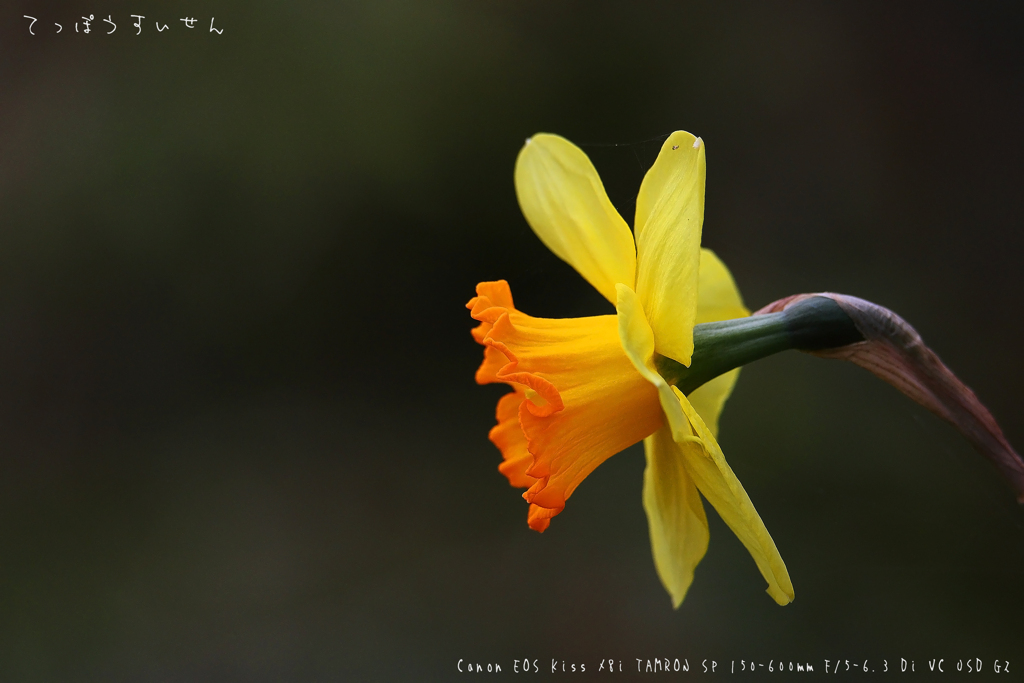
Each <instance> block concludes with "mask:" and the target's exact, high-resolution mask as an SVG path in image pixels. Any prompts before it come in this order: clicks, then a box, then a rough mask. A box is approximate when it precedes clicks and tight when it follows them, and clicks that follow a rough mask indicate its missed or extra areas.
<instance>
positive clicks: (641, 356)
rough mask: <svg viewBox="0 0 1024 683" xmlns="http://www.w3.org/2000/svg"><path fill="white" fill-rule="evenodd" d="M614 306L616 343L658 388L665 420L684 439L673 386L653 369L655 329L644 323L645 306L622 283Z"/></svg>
mask: <svg viewBox="0 0 1024 683" xmlns="http://www.w3.org/2000/svg"><path fill="white" fill-rule="evenodd" d="M616 293H617V295H618V298H617V301H616V303H615V308H616V310H617V311H618V316H617V318H618V323H619V342H620V343H621V344H622V350H623V351H625V352H626V356H627V357H628V358H629V360H630V361H631V362H632V363H633V367H635V368H636V369H637V371H638V372H639V373H640V374H641V375H642V376H643V377H644V379H646V380H647V381H648V382H650V383H651V384H653V385H654V386H655V387H656V388H657V389H658V402H659V403H660V404H661V409H662V410H663V411H664V412H665V419H666V420H667V422H668V427H669V429H670V430H671V431H672V435H673V438H674V439H676V440H677V441H679V440H685V439H686V438H687V437H688V436H690V435H691V434H692V432H691V431H690V425H689V423H688V422H687V421H686V416H685V415H684V414H683V411H682V409H681V408H680V407H679V399H677V398H676V395H675V394H674V393H673V391H672V389H673V387H670V386H669V385H668V382H666V381H665V378H664V377H662V376H661V375H660V374H658V371H657V370H655V369H654V331H653V330H652V329H651V326H650V324H649V323H648V322H647V317H646V316H645V315H644V309H643V307H642V306H641V305H640V299H639V297H638V296H637V294H636V292H634V291H633V290H632V289H630V288H629V287H627V286H625V285H618V287H617V288H616Z"/></svg>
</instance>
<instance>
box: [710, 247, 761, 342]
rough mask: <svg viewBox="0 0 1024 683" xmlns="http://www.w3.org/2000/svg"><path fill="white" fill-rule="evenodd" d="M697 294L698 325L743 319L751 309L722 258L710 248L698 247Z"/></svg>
mask: <svg viewBox="0 0 1024 683" xmlns="http://www.w3.org/2000/svg"><path fill="white" fill-rule="evenodd" d="M697 293H698V296H697V324H700V323H713V322H718V321H719V320H732V319H734V318H746V317H747V316H748V315H750V311H749V310H748V309H747V307H746V306H744V305H743V297H741V296H740V290H739V288H738V287H736V281H735V280H733V279H732V273H730V272H729V269H728V268H726V267H725V264H724V263H722V259H720V258H718V255H717V254H715V252H713V251H711V250H710V249H701V250H700V285H699V287H698V292H697Z"/></svg>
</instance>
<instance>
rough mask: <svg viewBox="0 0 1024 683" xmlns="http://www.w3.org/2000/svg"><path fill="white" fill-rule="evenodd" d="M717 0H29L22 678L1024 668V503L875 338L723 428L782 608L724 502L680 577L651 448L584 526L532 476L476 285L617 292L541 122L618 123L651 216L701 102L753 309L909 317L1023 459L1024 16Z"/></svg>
mask: <svg viewBox="0 0 1024 683" xmlns="http://www.w3.org/2000/svg"><path fill="white" fill-rule="evenodd" d="M709 5H710V3H707V4H701V5H698V4H691V3H681V2H661V3H658V2H644V3H625V2H618V3H613V2H576V3H552V2H539V1H538V2H517V3H482V2H471V1H469V0H467V1H464V2H429V3H426V2H392V1H374V2H369V1H366V2H360V3H335V2H324V1H320V2H314V1H305V2H293V3H287V4H285V3H270V2H241V1H238V2H226V1H224V2H221V1H219V0H203V1H202V2H200V1H198V0H197V1H195V2H190V3H185V2H178V1H174V2H151V1H146V0H138V2H135V1H134V0H132V1H121V0H118V1H116V2H114V1H108V0H96V2H94V3H93V4H88V3H81V2H67V1H52V0H50V1H47V2H43V1H42V0H15V1H14V2H10V3H8V4H7V5H6V6H5V9H4V10H3V12H2V13H0V82H2V84H3V86H2V88H0V678H2V679H3V680H11V681H15V680H26V681H28V680H39V681H47V680H53V681H67V680H81V681H86V680H104V681H111V680H152V681H176V680H247V681H249V680H434V679H436V680H446V679H448V678H452V677H455V676H457V675H458V674H457V672H456V664H457V662H458V660H459V659H460V658H462V659H466V660H469V661H473V662H482V663H487V662H497V663H499V664H501V665H502V667H503V669H504V670H505V672H506V673H505V675H508V673H509V672H510V671H511V666H512V660H513V658H516V657H518V658H520V659H521V658H524V657H528V658H530V659H531V660H533V659H538V660H539V666H540V668H541V669H542V670H544V669H545V667H550V660H551V659H552V658H554V659H557V660H558V661H559V662H561V661H563V660H564V661H566V662H568V663H569V664H570V665H571V664H572V663H585V664H586V665H587V669H588V671H591V670H593V669H594V668H596V666H597V662H598V660H599V659H600V658H609V657H610V658H615V659H616V660H621V661H622V662H623V668H624V670H629V668H630V667H632V666H635V663H634V660H635V659H636V658H653V657H669V658H675V657H678V658H680V659H683V658H687V659H688V660H689V661H690V664H691V666H692V667H695V668H698V669H699V662H700V661H701V660H703V659H705V658H707V659H717V660H718V661H719V662H720V664H719V666H720V667H723V666H727V662H729V661H730V660H734V659H735V660H737V662H738V660H740V659H745V660H750V659H755V660H757V661H760V662H767V661H769V659H773V658H774V660H775V661H778V660H780V659H782V660H785V661H806V662H811V663H812V664H814V665H815V667H816V670H817V671H821V670H822V669H823V662H824V660H825V659H829V660H832V661H833V662H834V661H835V660H836V659H849V660H851V661H860V660H865V659H867V660H870V665H871V666H875V665H877V666H878V667H879V668H880V667H881V666H882V664H881V661H882V660H883V659H885V660H887V661H888V666H889V668H890V669H892V668H894V667H898V666H899V659H900V658H905V659H906V660H908V662H909V661H911V660H913V661H915V662H916V671H917V672H921V671H922V670H923V669H926V668H927V664H926V661H927V660H928V659H932V658H945V660H946V665H945V666H946V668H947V670H948V669H949V668H950V667H951V666H954V665H952V664H951V662H955V661H956V660H957V659H966V658H967V657H972V658H973V657H980V658H982V659H983V660H984V661H985V667H986V671H990V670H991V663H992V661H993V660H994V659H995V658H997V657H998V658H1000V659H1008V660H1010V661H1011V666H1015V667H1016V668H1017V669H1020V668H1021V667H1024V659H1022V655H1024V648H1022V646H1021V643H1022V642H1024V638H1022V636H1024V625H1022V621H1021V607H1022V606H1024V583H1022V582H1021V576H1022V575H1024V510H1022V509H1021V508H1020V507H1019V506H1018V505H1017V504H1016V503H1015V502H1014V498H1013V495H1012V494H1011V491H1010V489H1009V487H1008V486H1006V485H1005V484H1004V483H1003V482H1002V481H1001V480H1000V479H999V478H998V476H997V475H996V473H995V470H994V469H993V468H992V467H990V466H989V464H988V463H987V462H986V461H984V460H983V459H982V458H981V457H980V456H978V455H977V454H975V453H974V452H973V451H972V450H971V448H970V447H969V446H968V445H967V444H966V442H965V441H964V440H963V439H961V438H960V437H959V436H958V435H957V434H956V433H955V432H954V431H953V430H952V429H951V428H950V427H948V426H946V425H945V424H944V423H942V422H940V421H939V420H938V419H937V418H934V417H933V416H931V415H930V414H929V413H927V412H926V411H925V410H923V409H922V408H920V407H918V406H916V405H915V404H913V403H911V402H910V401H909V400H907V399H905V398H904V397H902V396H901V395H900V394H898V393H897V392H896V391H895V390H893V389H891V388H890V387H888V386H887V385H884V384H882V383H880V382H879V381H877V380H875V379H874V378H873V377H871V376H870V375H868V374H867V373H866V372H863V371H861V370H859V369H857V368H855V367H853V366H852V365H846V364H841V363H837V362H835V361H823V360H819V359H815V358H811V357H809V356H803V355H800V354H796V353H791V354H787V355H782V356H777V357H773V358H770V359H768V360H765V361H761V362H759V363H757V364H756V365H753V366H751V367H748V368H747V369H746V370H744V373H743V376H742V377H741V379H740V382H739V384H738V386H737V389H736V392H735V394H734V396H733V398H732V399H731V401H730V403H729V405H728V407H727V409H726V412H725V414H724V416H723V420H722V436H721V443H722V446H723V448H724V450H725V452H726V454H727V455H728V457H729V459H730V462H731V464H732V465H733V467H734V469H735V470H736V472H737V474H738V475H739V477H740V479H741V480H742V482H743V483H744V485H745V486H746V489H747V491H748V492H749V494H750V496H751V498H752V499H753V501H754V503H755V505H756V507H757V509H758V511H759V512H760V514H761V516H762V517H763V519H764V520H765V523H766V525H767V527H768V529H769V530H770V531H771V533H772V535H773V537H774V538H775V540H776V543H777V544H778V546H779V549H780V551H781V553H782V555H783V557H784V559H785V560H786V563H787V565H788V567H789V570H790V573H791V576H792V578H793V582H794V585H795V587H796V595H797V598H796V601H795V602H794V603H793V604H792V605H790V606H787V607H784V608H782V607H778V606H776V605H775V604H774V602H773V601H772V600H771V599H770V598H769V597H767V595H765V594H764V592H763V591H764V582H763V580H762V579H761V577H760V575H759V574H758V572H757V570H756V568H755V566H754V564H753V562H752V561H751V560H750V558H749V556H748V555H747V553H746V551H745V550H744V549H743V547H742V546H741V545H740V543H739V542H738V540H737V539H736V538H735V536H733V535H732V534H731V533H730V532H729V531H728V529H726V528H725V526H724V525H723V524H722V523H721V521H720V520H719V519H718V518H717V517H716V516H714V514H713V513H709V517H711V526H712V540H711V545H710V548H709V551H708V554H707V557H706V558H705V559H704V561H703V563H702V564H701V565H700V567H699V568H698V570H697V576H696V580H695V582H694V584H693V587H692V589H691V591H690V594H689V596H688V597H687V599H686V601H685V602H684V604H683V606H682V607H681V609H679V610H678V611H673V610H672V608H671V604H670V601H669V598H668V595H667V594H666V593H665V591H664V590H663V589H662V587H661V585H660V584H659V582H658V579H657V576H656V574H655V571H654V566H653V562H652V560H651V555H650V547H649V543H648V537H647V528H646V520H645V517H644V513H643V510H642V508H641V503H640V492H641V479H642V471H643V455H642V451H641V450H640V448H639V447H634V448H632V449H630V450H628V451H626V452H624V453H623V454H621V455H619V456H617V457H614V458H612V459H611V460H609V461H608V462H607V463H605V464H604V465H602V466H601V467H600V468H598V470H597V471H596V472H595V473H594V474H593V475H592V476H590V477H589V478H588V479H587V480H586V482H585V483H584V484H583V485H582V486H580V488H579V489H578V491H577V492H576V494H575V495H574V496H573V498H572V500H571V502H570V504H569V506H568V507H567V509H566V511H565V512H564V513H563V514H562V515H561V516H559V517H558V518H557V519H556V520H555V521H554V523H553V524H552V526H551V529H550V530H549V531H548V532H546V533H545V534H543V535H538V534H536V533H534V532H532V531H530V530H529V529H528V528H527V526H526V505H525V503H524V502H523V501H522V500H521V499H520V498H519V491H517V490H513V489H511V488H510V487H509V486H508V484H507V482H506V481H505V479H504V478H503V477H502V476H501V475H500V474H499V473H498V471H497V469H496V466H497V464H498V462H499V461H500V455H499V453H498V452H497V450H496V449H495V448H494V447H493V446H492V445H491V444H490V442H488V440H487V431H488V429H489V428H490V427H491V425H492V423H493V411H494V404H495V401H496V400H497V398H498V396H499V395H500V394H501V393H502V392H501V390H500V389H498V388H496V387H478V386H476V385H475V384H474V383H473V379H472V377H473V371H474V369H475V367H476V365H477V364H478V362H479V359H480V355H481V354H480V348H479V347H478V346H476V345H475V344H474V343H473V342H472V340H471V338H470V336H469V329H470V327H471V326H472V325H471V322H472V321H471V320H470V318H469V316H468V314H467V312H466V311H465V309H464V308H463V304H464V303H465V302H466V300H468V299H469V298H470V296H472V294H473V288H474V286H475V284H476V283H477V282H478V281H479V280H485V279H498V278H506V279H508V280H509V281H510V282H511V284H512V288H513V292H514V294H515V296H516V300H517V304H518V305H519V307H520V308H521V309H523V310H525V311H527V312H530V313H532V314H534V315H541V316H549V317H568V316H572V315H591V314H600V313H608V312H610V307H609V306H608V305H607V304H606V303H605V302H604V301H603V299H601V298H600V296H599V295H597V294H596V293H595V292H594V291H592V290H591V289H590V287H589V285H587V284H586V283H585V282H584V281H583V280H582V279H581V278H579V276H578V275H576V273H575V272H574V271H573V270H572V269H571V268H569V267H568V266H566V265H564V264H563V263H562V262H560V261H559V260H558V259H556V258H555V257H554V256H552V255H551V254H550V253H549V252H547V250H546V249H545V248H544V247H543V245H542V244H541V243H540V242H539V240H537V239H536V238H535V237H534V236H533V234H532V233H531V231H530V229H529V227H528V226H527V225H526V223H525V221H524V220H523V219H522V217H521V215H520V212H519V210H518V206H517V204H516V199H515V194H514V190H513V185H512V167H513V163H514V160H515V155H516V153H517V151H518V149H519V147H520V146H521V144H522V142H523V140H524V138H526V137H528V136H529V135H531V134H533V133H535V132H538V131H549V132H556V133H559V134H561V135H564V136H566V137H567V138H569V139H571V140H573V141H574V142H576V143H578V144H580V145H581V146H582V147H583V148H584V150H585V151H587V152H588V154H590V155H591V158H592V159H593V161H594V163H595V164H596V166H597V168H598V170H599V171H600V172H601V174H602V177H603V178H604V181H605V183H606V186H607V189H608V192H609V195H610V196H611V198H612V200H613V202H614V203H615V204H616V205H617V207H618V208H619V210H620V211H621V212H622V214H623V215H624V216H625V217H627V220H629V222H632V220H631V219H632V214H633V211H634V200H635V196H636V192H637V189H638V187H639V184H640V181H641V179H642V177H643V173H644V171H645V170H646V169H647V168H648V167H649V166H650V164H651V163H652V162H653V160H654V158H655V156H656V154H657V151H658V148H659V146H660V141H661V139H662V138H661V137H660V136H664V135H665V134H667V133H669V132H671V131H673V130H675V129H680V128H681V129H685V130H689V131H691V132H693V133H695V134H697V135H700V136H702V137H703V139H704V140H705V142H706V144H707V149H708V188H707V213H706V220H705V227H704V235H705V237H704V243H705V245H706V246H709V247H711V248H713V249H715V250H716V251H717V252H718V253H719V254H720V255H721V256H722V257H723V258H724V259H725V261H726V262H727V263H728V264H729V265H730V267H731V268H732V270H733V273H734V274H735V277H736V280H737V282H738V284H739V286H740V288H741V291H742V292H743V294H744V296H745V298H746V302H747V303H748V305H749V306H750V307H751V308H757V307H760V306H762V305H764V304H766V303H768V302H769V301H772V300H774V299H777V298H779V297H782V296H785V295H788V294H793V293H798V292H810V291H822V290H830V291H837V292H843V293H848V294H854V295H857V296H861V297H865V298H868V299H871V300H873V301H876V302H878V303H881V304H883V305H886V306H889V307H890V308H892V309H894V310H896V311H897V312H899V313H900V314H901V315H903V316H904V317H905V318H907V319H908V320H909V321H910V322H911V323H912V324H914V325H915V326H916V327H917V329H918V330H919V331H920V332H921V333H922V335H923V336H924V337H925V340H926V341H927V342H928V343H929V344H930V345H931V346H932V348H933V349H935V350H936V351H937V352H938V353H939V354H940V355H941V356H942V357H943V359H944V360H945V361H946V362H947V363H948V364H949V365H950V367H952V368H953V369H954V370H955V371H956V372H957V373H958V374H959V375H960V376H961V378H962V379H963V380H964V381H965V382H966V383H968V384H969V385H970V386H972V387H973V388H974V389H975V390H976V391H977V393H978V395H979V396H980V398H981V399H982V400H983V401H984V402H985V403H986V404H987V405H988V406H989V407H990V408H991V410H992V412H993V413H994V414H995V416H996V417H997V419H999V421H1000V423H1001V424H1002V427H1003V429H1004V430H1005V432H1006V434H1007V436H1008V438H1009V439H1010V441H1011V442H1012V443H1014V444H1016V445H1017V446H1018V448H1020V447H1024V419H1022V416H1021V412H1020V400H1019V398H1018V397H1019V395H1020V389H1021V387H1022V386H1024V361H1022V360H1021V353H1020V348H1021V339H1022V337H1024V323H1022V321H1021V312H1022V310H1024V306H1022V303H1021V292H1022V290H1024V280H1022V274H1021V268H1020V263H1021V261H1022V259H1024V238H1022V235H1021V231H1020V225H1021V223H1022V221H1024V199H1022V193H1021V186H1022V182H1024V125H1022V122H1024V90H1022V83H1024V49H1022V43H1021V40H1020V31H1021V28H1022V26H1024V23H1022V21H1021V20H1022V18H1024V16H1022V11H1021V10H1022V8H1021V6H1019V5H1012V4H1009V3H1006V4H991V5H989V4H981V3H970V4H968V3H960V4H941V3H915V4H902V3H830V4H823V3H714V6H713V7H711V6H709ZM26 14H27V15H31V16H35V17H37V18H38V19H39V23H37V24H36V25H35V31H36V33H38V34H39V35H37V36H35V37H33V36H29V35H28V24H29V21H28V20H26V19H24V18H23V15H26ZM83 14H85V15H88V14H94V15H95V16H96V17H97V19H96V20H95V22H94V24H93V29H92V32H91V33H90V34H89V35H86V34H83V33H78V34H76V33H74V32H72V30H71V25H72V24H73V23H74V22H75V21H76V20H78V21H80V17H81V16H82V15H83ZM108 14H109V15H111V16H112V18H113V19H114V21H115V23H116V24H117V30H116V32H115V33H114V34H112V35H109V36H108V35H105V31H106V30H109V26H108V25H107V24H103V23H100V19H101V18H102V17H106V16H107V15H108ZM131 14H142V15H145V16H146V19H145V21H144V25H143V33H142V35H140V36H136V35H135V29H134V28H132V27H131V23H132V22H133V19H132V18H131V17H130V15H131ZM182 17H196V18H197V20H198V21H197V27H196V29H194V30H191V31H190V30H187V29H186V28H185V27H184V24H183V23H182V22H180V21H179V19H180V18H182ZM211 17H215V20H216V25H217V27H218V28H222V29H223V30H224V33H223V34H222V35H216V34H211V33H210V32H209V30H208V24H209V21H210V18H211ZM154 20H159V21H162V22H163V23H166V24H169V25H170V27H169V29H168V31H166V32H163V33H157V32H156V30H155V28H154V27H153V23H152V22H153V21H154ZM53 22H59V23H62V24H63V25H64V31H63V32H62V33H61V34H59V35H58V34H54V33H53V31H55V30H56V29H55V27H54V26H52V24H53ZM709 509H710V508H709ZM737 666H739V664H737ZM720 670H721V669H720ZM691 675H694V674H692V673H691ZM545 677H546V676H545Z"/></svg>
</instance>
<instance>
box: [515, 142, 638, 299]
mask: <svg viewBox="0 0 1024 683" xmlns="http://www.w3.org/2000/svg"><path fill="white" fill-rule="evenodd" d="M515 184H516V196H517V197H518V198H519V206H520V208H521V209H522V211H523V215H524V216H525V217H526V222H527V223H529V224H530V227H531V228H533V231H534V232H535V233H537V237H540V239H541V241H542V242H543V243H544V244H545V245H546V246H547V248H548V249H550V250H551V251H553V252H554V253H555V255H556V256H558V257H559V258H560V259H562V260H563V261H565V262H566V263H568V264H569V265H570V266H572V267H573V268H575V269H576V270H577V271H578V272H579V274H580V275H582V276H583V277H584V278H586V280H587V282H589V283H590V284H592V285H594V287H595V288H597V291H599V292H601V294H603V295H604V296H605V298H607V299H608V300H609V301H611V302H612V303H615V285H616V284H618V283H620V282H621V283H623V284H626V285H628V286H630V287H632V286H633V284H634V272H635V269H636V247H635V246H634V244H633V235H632V234H630V231H629V226H628V225H626V222H625V221H624V220H622V217H621V216H620V215H619V213H618V211H616V210H615V207H614V206H612V203H611V201H610V200H609V199H608V195H607V194H606V193H605V191H604V186H603V185H602V184H601V178H600V177H598V175H597V171H596V170H595V169H594V165H593V164H591V163H590V159H588V158H587V155H586V154H584V153H583V151H582V150H580V148H579V147H577V146H576V145H574V144H572V143H571V142H569V141H568V140H566V139H565V138H562V137H559V136H557V135H550V134H547V133H538V134H537V135H534V136H533V137H532V138H530V139H529V140H527V141H526V145H525V146H523V149H522V151H520V152H519V158H518V159H516V170H515Z"/></svg>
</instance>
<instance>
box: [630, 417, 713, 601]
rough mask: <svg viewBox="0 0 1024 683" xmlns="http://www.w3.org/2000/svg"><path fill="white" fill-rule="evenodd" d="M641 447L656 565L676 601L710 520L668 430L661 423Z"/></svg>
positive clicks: (690, 576)
mask: <svg viewBox="0 0 1024 683" xmlns="http://www.w3.org/2000/svg"><path fill="white" fill-rule="evenodd" d="M644 452H645V453H646V455H647V469H645V470H644V510H645V511H646V512H647V526H648V530H649V531H650V534H651V550H652V552H653V553H654V566H655V568H656V569H657V570H658V577H659V578H660V579H661V583H662V585H664V586H665V590H667V591H668V593H669V595H671V596H672V606H673V607H679V605H680V604H681V603H682V602H683V598H684V597H686V591H687V589H688V588H689V587H690V584H691V583H692V582H693V570H694V568H696V566H697V563H698V562H700V561H701V559H702V558H703V557H704V553H705V552H706V551H707V549H708V520H707V517H706V516H705V515H704V505H703V504H702V503H701V502H700V494H699V493H697V487H696V486H695V485H694V483H693V480H692V479H691V478H690V475H689V474H687V472H686V468H685V466H684V463H683V461H684V456H683V454H682V453H681V452H680V447H679V445H678V444H676V442H675V441H673V440H672V432H671V430H670V429H669V428H668V427H667V426H666V427H662V428H661V429H659V430H658V431H656V432H655V433H654V434H652V435H651V436H649V437H647V438H646V439H644Z"/></svg>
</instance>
